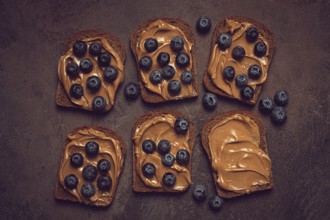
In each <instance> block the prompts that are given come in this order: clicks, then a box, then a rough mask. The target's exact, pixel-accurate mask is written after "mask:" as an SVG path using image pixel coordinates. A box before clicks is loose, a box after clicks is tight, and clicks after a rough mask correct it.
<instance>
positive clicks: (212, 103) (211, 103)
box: [203, 92, 217, 110]
mask: <svg viewBox="0 0 330 220" xmlns="http://www.w3.org/2000/svg"><path fill="white" fill-rule="evenodd" d="M203 106H204V107H205V108H206V109H208V110H211V109H214V108H215V107H216V106H217V96H216V95H215V94H213V93H209V92H206V93H205V94H204V96H203Z"/></svg>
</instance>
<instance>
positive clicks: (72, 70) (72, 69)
mask: <svg viewBox="0 0 330 220" xmlns="http://www.w3.org/2000/svg"><path fill="white" fill-rule="evenodd" d="M65 70H66V74H68V76H69V77H71V78H76V77H77V76H78V75H79V66H78V64H76V63H75V62H70V63H68V65H66V69H65Z"/></svg>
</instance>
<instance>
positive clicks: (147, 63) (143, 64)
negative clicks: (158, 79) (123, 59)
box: [139, 56, 152, 70]
mask: <svg viewBox="0 0 330 220" xmlns="http://www.w3.org/2000/svg"><path fill="white" fill-rule="evenodd" d="M151 66H152V59H151V58H150V57H149V56H143V57H142V58H141V59H140V60H139V67H140V68H141V69H142V70H149V69H150V67H151Z"/></svg>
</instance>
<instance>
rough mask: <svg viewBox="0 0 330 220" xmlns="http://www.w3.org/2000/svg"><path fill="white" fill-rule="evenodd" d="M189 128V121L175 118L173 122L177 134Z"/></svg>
mask: <svg viewBox="0 0 330 220" xmlns="http://www.w3.org/2000/svg"><path fill="white" fill-rule="evenodd" d="M188 129H189V123H188V121H187V120H186V119H184V118H177V119H176V120H175V123H174V130H175V132H176V133H177V134H179V135H180V134H186V133H187V131H188Z"/></svg>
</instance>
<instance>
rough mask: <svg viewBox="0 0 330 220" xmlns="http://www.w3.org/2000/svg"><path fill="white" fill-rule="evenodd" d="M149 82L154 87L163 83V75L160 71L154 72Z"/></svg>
mask: <svg viewBox="0 0 330 220" xmlns="http://www.w3.org/2000/svg"><path fill="white" fill-rule="evenodd" d="M149 80H150V82H151V83H152V84H154V85H157V84H159V83H161V82H162V73H161V72H160V71H159V70H153V71H152V72H151V73H150V76H149Z"/></svg>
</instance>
